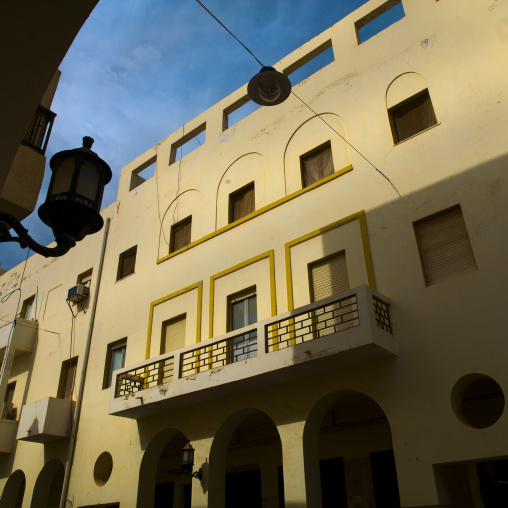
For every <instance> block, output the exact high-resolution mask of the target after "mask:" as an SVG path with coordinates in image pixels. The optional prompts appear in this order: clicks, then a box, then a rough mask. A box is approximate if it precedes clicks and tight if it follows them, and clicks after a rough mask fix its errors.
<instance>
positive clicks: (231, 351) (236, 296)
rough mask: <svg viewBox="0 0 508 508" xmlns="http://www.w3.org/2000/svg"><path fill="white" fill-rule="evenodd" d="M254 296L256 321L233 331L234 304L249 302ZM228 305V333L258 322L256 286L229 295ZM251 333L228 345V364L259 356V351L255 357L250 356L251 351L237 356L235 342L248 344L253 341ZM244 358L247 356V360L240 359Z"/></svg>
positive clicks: (232, 340)
mask: <svg viewBox="0 0 508 508" xmlns="http://www.w3.org/2000/svg"><path fill="white" fill-rule="evenodd" d="M253 296H254V297H255V298H256V320H255V321H254V322H253V323H249V324H247V325H244V326H242V327H240V328H234V329H233V325H232V319H233V304H235V303H237V302H240V301H247V300H248V299H249V298H252V297H253ZM227 305H228V308H227V331H228V332H233V331H235V330H241V329H242V328H244V327H246V326H250V325H253V324H254V323H257V322H258V316H257V311H258V305H257V291H256V286H251V287H248V288H246V289H243V290H242V291H239V292H237V293H233V294H232V295H229V296H228V302H227ZM247 313H248V305H247ZM251 333H252V332H248V333H245V334H243V335H240V336H238V337H235V338H234V339H231V341H230V343H228V346H227V353H226V355H227V357H228V362H227V363H236V362H240V361H243V360H247V359H249V358H253V357H254V356H256V355H257V351H256V354H255V355H253V356H249V353H250V352H249V351H247V352H244V353H240V354H238V355H235V350H236V348H235V344H234V341H235V340H236V341H237V342H236V344H240V345H241V344H242V343H243V342H246V343H248V341H249V340H250V339H252V337H251ZM256 340H257V339H256ZM242 356H245V358H240V357H242Z"/></svg>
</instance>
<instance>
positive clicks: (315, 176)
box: [300, 141, 334, 187]
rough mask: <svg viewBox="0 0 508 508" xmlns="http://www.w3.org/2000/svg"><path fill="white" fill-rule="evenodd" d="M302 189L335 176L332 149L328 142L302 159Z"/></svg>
mask: <svg viewBox="0 0 508 508" xmlns="http://www.w3.org/2000/svg"><path fill="white" fill-rule="evenodd" d="M300 164H301V169H302V187H308V186H309V185H312V184H313V183H316V182H319V180H322V179H323V178H326V177H327V176H330V175H333V172H334V167H333V158H332V147H331V145H330V142H329V141H327V142H326V143H325V144H324V145H321V146H319V147H318V148H315V149H314V150H312V151H311V152H309V153H307V154H305V155H302V156H301V157H300Z"/></svg>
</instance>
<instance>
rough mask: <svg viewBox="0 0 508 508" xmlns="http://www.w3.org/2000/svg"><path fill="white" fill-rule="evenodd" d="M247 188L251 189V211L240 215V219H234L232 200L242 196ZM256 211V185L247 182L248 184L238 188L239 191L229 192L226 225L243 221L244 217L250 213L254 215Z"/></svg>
mask: <svg viewBox="0 0 508 508" xmlns="http://www.w3.org/2000/svg"><path fill="white" fill-rule="evenodd" d="M249 187H252V195H253V199H252V210H251V211H250V212H248V213H246V214H245V215H242V216H241V217H234V216H233V215H234V200H235V199H236V198H237V197H238V195H239V194H244V193H245V191H246V190H248V188H249ZM255 211H256V185H255V182H254V181H252V182H249V183H248V184H246V185H244V186H243V187H240V188H239V189H236V190H235V191H234V192H231V194H230V195H229V209H228V224H233V223H234V222H237V221H239V220H240V219H243V218H244V217H247V216H248V215H250V214H251V213H254V212H255Z"/></svg>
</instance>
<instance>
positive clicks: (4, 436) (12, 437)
mask: <svg viewBox="0 0 508 508" xmlns="http://www.w3.org/2000/svg"><path fill="white" fill-rule="evenodd" d="M17 430H18V421H17V420H4V419H2V420H0V453H12V450H13V449H14V443H15V441H16V432H17Z"/></svg>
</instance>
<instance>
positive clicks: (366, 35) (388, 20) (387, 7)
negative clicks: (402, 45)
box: [355, 0, 406, 44]
mask: <svg viewBox="0 0 508 508" xmlns="http://www.w3.org/2000/svg"><path fill="white" fill-rule="evenodd" d="M405 15H406V14H405V12H404V7H403V5H402V0H388V2H385V3H384V4H382V5H380V6H379V7H378V8H377V9H374V10H373V11H372V12H369V14H367V15H366V16H364V17H363V18H361V19H359V20H358V21H357V22H356V23H355V28H356V37H357V39H358V44H361V43H362V42H365V41H367V40H368V39H370V38H371V37H374V35H377V34H378V33H380V32H382V31H383V30H386V29H387V28H388V27H389V26H391V25H393V24H394V23H395V22H397V21H399V20H401V19H402V18H403V17H404V16H405Z"/></svg>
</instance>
